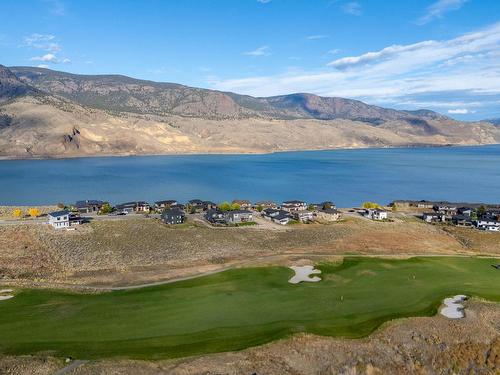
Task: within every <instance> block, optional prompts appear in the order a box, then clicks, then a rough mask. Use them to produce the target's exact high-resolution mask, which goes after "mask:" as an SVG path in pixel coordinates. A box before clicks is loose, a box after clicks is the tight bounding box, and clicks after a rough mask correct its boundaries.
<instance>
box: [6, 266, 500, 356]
mask: <svg viewBox="0 0 500 375" xmlns="http://www.w3.org/2000/svg"><path fill="white" fill-rule="evenodd" d="M498 262H499V259H496V260H493V259H485V258H458V257H433V258H413V259H409V260H386V259H377V258H349V259H346V260H345V261H344V263H342V264H340V265H335V264H323V265H319V268H320V269H321V270H322V272H323V273H322V275H321V276H322V279H323V280H322V281H321V282H319V283H310V284H309V283H302V284H299V285H291V284H289V283H288V282H287V280H288V279H289V278H290V277H291V276H292V275H293V272H292V271H291V270H289V269H287V268H282V267H266V268H248V269H237V270H231V271H226V272H223V273H220V274H216V275H212V276H206V277H201V278H197V279H193V280H188V281H182V282H177V283H173V284H167V285H163V286H158V287H150V288H143V289H138V290H130V291H119V292H111V293H105V294H96V295H86V294H72V293H67V292H60V291H42V290H22V291H19V292H18V293H17V294H16V296H15V297H14V298H13V299H11V300H7V301H0V352H2V353H8V354H25V353H34V352H39V351H44V352H51V353H53V354H55V355H61V356H63V355H64V356H73V357H76V358H100V357H108V356H126V357H134V358H166V357H179V356H187V355H194V354H201V353H209V352H218V351H227V350H237V349H242V348H246V347H249V346H252V345H258V344H262V343H265V342H268V341H270V340H273V339H276V338H280V337H284V336H286V335H289V334H292V333H296V332H311V333H315V334H320V335H331V336H345V337H361V336H365V335H368V334H369V333H371V332H372V331H373V330H374V329H376V328H377V327H378V326H379V325H380V324H382V323H383V322H385V321H387V320H389V319H392V318H397V317H405V316H418V315H431V314H434V313H435V312H436V309H437V307H438V305H439V304H440V302H441V300H442V298H443V297H445V296H448V295H452V294H456V293H460V294H467V295H472V296H479V297H483V298H487V299H490V300H493V301H500V289H499V288H498V287H496V286H498V285H499V284H500V272H499V271H497V270H496V269H494V268H493V267H491V264H493V263H498Z"/></svg>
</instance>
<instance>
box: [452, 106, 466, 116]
mask: <svg viewBox="0 0 500 375" xmlns="http://www.w3.org/2000/svg"><path fill="white" fill-rule="evenodd" d="M448 113H449V114H450V115H466V114H467V113H469V110H468V109H467V108H457V109H449V110H448Z"/></svg>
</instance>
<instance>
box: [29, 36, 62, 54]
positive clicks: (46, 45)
mask: <svg viewBox="0 0 500 375" xmlns="http://www.w3.org/2000/svg"><path fill="white" fill-rule="evenodd" d="M54 39H55V36H54V35H51V34H36V33H35V34H31V35H29V36H26V37H24V39H23V44H22V46H24V47H31V48H36V49H43V50H46V51H50V52H59V51H60V50H61V46H60V45H59V44H58V43H57V42H55V41H54Z"/></svg>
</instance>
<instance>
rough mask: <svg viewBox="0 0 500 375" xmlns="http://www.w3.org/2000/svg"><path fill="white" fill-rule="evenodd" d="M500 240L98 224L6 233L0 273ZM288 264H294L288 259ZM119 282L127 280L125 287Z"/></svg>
mask: <svg viewBox="0 0 500 375" xmlns="http://www.w3.org/2000/svg"><path fill="white" fill-rule="evenodd" d="M499 243H500V233H484V232H479V231H476V230H472V229H460V228H452V227H442V226H434V225H428V224H425V223H422V222H403V221H400V220H398V221H395V222H385V223H376V222H372V221H368V220H364V219H357V218H349V220H345V221H343V222H339V223H333V224H329V225H321V224H311V225H296V226H291V227H289V228H287V230H286V231H272V230H258V229H257V228H255V229H253V228H221V229H215V228H210V227H206V226H201V225H187V226H182V227H174V228H172V227H169V226H166V225H164V224H162V223H160V222H158V221H155V220H145V219H126V220H121V221H96V222H93V223H91V224H89V225H84V226H82V227H80V228H78V230H77V231H74V232H66V231H60V232H58V231H55V230H53V229H50V228H49V227H47V226H45V225H38V226H35V225H31V226H29V225H19V226H12V227H11V226H9V227H7V226H5V227H0V270H1V271H2V274H3V275H4V276H7V277H9V278H12V277H16V278H24V279H34V278H43V279H47V280H50V279H54V280H55V279H57V280H64V279H71V280H72V282H78V283H80V282H89V281H90V282H91V281H92V280H96V281H100V282H103V283H106V282H110V281H111V280H113V279H114V281H115V282H119V283H121V282H124V283H128V282H134V280H135V281H139V280H140V281H141V282H146V281H154V280H157V279H158V278H171V277H180V276H183V275H188V274H196V273H199V272H206V271H210V270H215V269H220V268H222V267H225V266H227V265H244V264H257V263H259V264H264V263H265V264H269V263H270V264H277V263H279V264H282V263H283V262H285V263H286V262H289V261H290V260H291V258H290V257H293V256H299V258H304V259H307V258H310V259H314V260H315V261H319V260H321V257H318V256H323V257H324V258H325V259H329V258H331V257H334V256H339V255H345V254H363V255H390V256H411V255H430V254H432V255H436V254H448V255H456V254H478V253H484V254H500V246H499ZM287 259H288V260H287ZM117 280H119V281H117Z"/></svg>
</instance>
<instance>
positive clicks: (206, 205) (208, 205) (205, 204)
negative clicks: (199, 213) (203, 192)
mask: <svg viewBox="0 0 500 375" xmlns="http://www.w3.org/2000/svg"><path fill="white" fill-rule="evenodd" d="M215 208H217V203H214V202H211V201H203V211H208V210H213V209H215Z"/></svg>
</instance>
